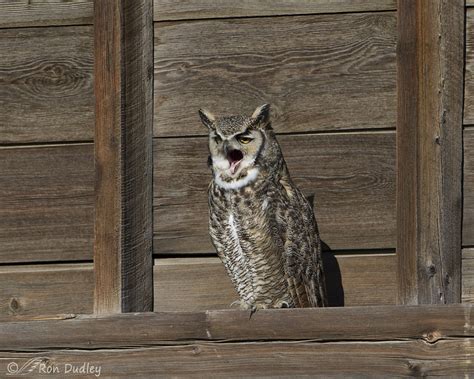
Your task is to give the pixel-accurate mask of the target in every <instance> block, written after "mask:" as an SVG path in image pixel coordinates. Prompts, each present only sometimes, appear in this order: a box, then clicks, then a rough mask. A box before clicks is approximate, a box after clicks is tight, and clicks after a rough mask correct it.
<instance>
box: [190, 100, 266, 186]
mask: <svg viewBox="0 0 474 379" xmlns="http://www.w3.org/2000/svg"><path fill="white" fill-rule="evenodd" d="M199 116H200V117H201V121H202V123H203V124H204V125H205V126H206V127H207V128H208V131H209V151H210V157H211V159H212V170H213V172H214V176H215V178H216V180H217V179H219V180H221V181H224V182H226V183H231V182H232V181H237V180H242V179H243V178H244V177H246V176H248V175H252V173H253V175H256V171H255V170H254V171H251V170H252V169H253V168H255V166H256V164H257V162H258V158H259V156H260V154H261V153H262V149H263V147H264V143H265V139H266V134H267V132H268V131H271V125H270V105H269V104H264V105H262V106H260V107H258V108H257V109H256V110H255V112H253V114H252V115H251V116H224V117H216V116H214V115H213V114H212V113H210V112H209V111H207V110H204V109H201V110H199Z"/></svg>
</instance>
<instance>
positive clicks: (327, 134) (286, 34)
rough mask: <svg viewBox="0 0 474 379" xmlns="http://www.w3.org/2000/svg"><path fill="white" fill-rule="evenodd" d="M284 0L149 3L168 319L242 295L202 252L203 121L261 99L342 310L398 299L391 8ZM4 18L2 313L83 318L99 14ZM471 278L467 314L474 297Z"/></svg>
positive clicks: (158, 238)
mask: <svg viewBox="0 0 474 379" xmlns="http://www.w3.org/2000/svg"><path fill="white" fill-rule="evenodd" d="M280 2H281V4H279V5H278V6H277V5H275V4H274V3H271V5H269V4H270V3H268V4H267V5H264V6H262V7H258V8H255V7H254V6H252V5H251V3H250V2H247V1H242V2H240V1H236V2H233V3H232V6H230V5H228V4H230V3H227V2H226V4H227V5H225V4H224V3H223V6H222V7H218V8H216V7H215V2H209V1H205V0H202V1H199V2H196V1H185V2H182V4H180V5H179V9H177V6H176V2H172V1H166V0H156V1H155V16H154V18H155V21H156V22H155V122H154V135H155V138H154V166H155V172H154V218H155V223H154V224H155V226H154V227H155V230H154V231H155V235H154V244H155V246H154V251H155V254H156V255H155V257H156V258H158V260H157V264H156V267H155V274H156V275H155V292H156V294H155V308H156V309H158V310H166V309H170V310H171V309H176V310H187V309H189V310H203V309H206V308H213V309H217V308H220V307H224V306H226V305H227V304H228V302H229V300H232V298H233V296H234V294H233V290H232V288H231V286H230V283H229V280H228V278H227V277H226V276H225V274H224V273H223V270H222V267H221V266H220V264H219V263H218V261H217V259H216V258H214V257H212V256H209V255H210V253H212V247H211V245H210V243H209V239H208V237H207V229H206V218H207V205H206V196H205V188H206V185H207V182H208V181H209V179H210V173H209V170H208V169H207V167H206V164H205V162H206V140H205V138H204V137H203V135H204V134H205V130H204V129H203V128H202V126H201V125H200V124H199V120H198V117H197V115H196V109H197V108H199V107H201V106H206V107H208V108H210V109H212V110H215V112H216V113H221V112H225V111H229V112H251V111H252V110H253V108H254V107H255V106H257V105H259V104H260V103H263V102H271V103H272V104H273V106H274V108H273V110H274V117H275V122H274V127H275V129H276V130H277V132H279V133H281V134H284V135H281V136H280V140H281V143H282V147H283V149H284V153H285V155H286V157H287V160H288V165H289V166H290V170H291V172H292V173H293V176H294V178H295V181H296V182H297V183H298V185H299V186H301V187H302V188H303V190H304V191H305V193H306V194H308V195H315V205H316V212H317V217H318V221H319V223H320V228H321V231H322V238H323V240H324V242H325V243H326V244H327V247H328V248H330V249H332V250H333V253H331V255H332V254H336V258H334V259H332V260H331V262H332V265H333V266H331V267H332V268H333V269H334V271H331V270H332V269H330V271H331V272H332V273H333V274H332V275H334V276H333V277H332V280H334V281H336V282H337V281H338V282H339V285H340V283H341V281H342V284H343V290H344V303H345V305H368V304H391V303H394V293H395V289H394V286H395V279H394V270H395V269H394V263H393V257H394V256H393V252H394V248H395V213H394V212H395V208H394V206H395V204H394V202H395V119H396V115H395V107H396V104H395V102H396V96H395V91H396V89H395V82H396V73H395V58H396V57H395V44H396V40H395V38H396V36H395V34H396V30H395V28H396V14H395V8H396V2H395V1H393V0H380V1H378V0H377V1H376V0H366V1H349V0H347V1H340V2H334V1H331V2H329V1H325V0H318V1H301V2H298V4H297V5H295V4H294V3H293V2H291V6H290V5H288V2H285V1H283V0H282V1H280ZM285 4H286V5H285ZM335 4H337V5H335ZM468 4H470V5H472V6H474V2H472V1H470V0H468ZM216 9H217V10H216ZM368 11H370V12H368ZM0 15H1V16H0V47H1V49H0V50H1V51H3V52H4V53H3V54H2V55H0V83H1V84H2V86H0V172H1V173H2V180H1V181H0V264H2V265H4V266H3V267H1V270H0V288H2V289H1V290H0V291H1V293H0V314H15V313H17V314H38V313H55V312H78V313H82V312H90V311H92V271H91V260H92V239H93V188H94V183H93V180H94V172H93V143H92V138H93V137H92V136H93V114H94V104H93V103H94V101H93V93H92V88H93V74H92V71H93V51H92V49H93V37H92V27H91V25H90V24H91V22H92V2H91V1H72V2H66V1H64V2H63V1H58V2H57V3H55V2H35V3H34V4H33V5H31V4H30V5H27V4H25V3H24V2H19V1H18V2H11V3H9V4H6V3H2V4H0ZM272 16H278V17H272ZM473 29H474V8H468V11H467V41H466V42H467V47H466V49H467V52H466V59H467V61H466V98H465V114H464V123H465V131H464V154H465V158H464V224H463V246H464V247H466V248H469V247H471V248H472V247H473V246H474V113H473V109H474V76H473V72H474V52H473V51H474V32H473ZM471 250H472V249H465V250H464V261H463V262H464V264H466V267H468V266H467V265H468V264H469V262H470V255H472V254H470V251H471ZM358 253H360V254H359V255H358ZM183 254H186V257H183V258H178V257H179V256H180V255H183ZM203 254H205V255H206V257H205V258H203V257H202V256H201V257H196V258H194V257H192V255H196V256H198V255H203ZM331 255H330V256H328V257H329V258H327V260H329V259H331V258H330V257H331ZM161 257H167V258H171V259H164V258H163V259H162V258H161ZM74 262H76V263H74ZM334 262H336V263H337V265H335V263H334ZM17 263H23V264H24V263H36V264H38V265H34V266H32V267H29V266H28V267H27V266H16V265H15V264H17ZM49 263H51V264H49ZM5 264H8V265H5ZM328 264H331V263H328ZM337 266H339V267H337ZM467 272H468V271H466V269H465V268H464V275H463V301H466V302H471V301H474V295H472V294H471V293H474V291H472V290H471V287H473V285H472V283H474V280H471V277H470V276H469V275H468V274H466V273H467ZM203 273H206V275H205V276H203V275H204V274H203ZM338 275H340V278H338V277H337V276H338ZM19 278H23V279H22V280H19ZM69 279H70V280H69ZM211 282H212V283H211ZM15 283H18V285H17V284H15ZM216 283H217V284H218V285H216ZM374 283H376V285H374ZM20 284H21V285H20ZM211 284H212V285H211ZM38 287H40V288H41V290H39V289H38ZM78 287H80V291H78V290H77V288H78ZM375 287H376V288H375ZM35 288H36V289H38V292H34V291H33V289H35ZM60 288H62V289H63V290H60ZM189 288H194V289H195V290H193V291H189ZM215 288H219V289H218V290H215ZM374 288H375V289H374ZM213 290H215V291H216V292H215V294H216V295H214V292H212V291H213ZM359 293H360V295H358V294H359ZM336 295H337V296H341V293H340V292H339V293H338V294H336ZM336 295H334V296H336ZM53 298H54V300H52V299H53ZM48 299H51V300H48ZM173 299H180V301H173ZM339 299H340V298H339ZM338 301H339V304H340V300H338Z"/></svg>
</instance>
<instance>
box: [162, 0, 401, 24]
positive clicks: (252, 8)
mask: <svg viewBox="0 0 474 379" xmlns="http://www.w3.org/2000/svg"><path fill="white" fill-rule="evenodd" d="M396 9H397V2H396V0H336V1H334V0H304V1H292V0H277V1H268V0H266V1H258V2H253V1H245V0H237V1H233V2H228V1H223V0H218V1H216V0H199V1H195V0H194V1H191V0H185V1H180V2H179V3H176V1H173V0H155V1H154V17H153V18H154V20H155V21H168V20H189V19H204V18H223V17H224V18H227V17H255V16H281V15H298V14H299V15H301V14H318V13H349V12H368V11H372V12H373V11H388V10H391V11H394V10H396Z"/></svg>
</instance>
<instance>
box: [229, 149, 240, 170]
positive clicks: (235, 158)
mask: <svg viewBox="0 0 474 379" xmlns="http://www.w3.org/2000/svg"><path fill="white" fill-rule="evenodd" d="M243 158H244V154H243V153H242V152H241V151H240V150H230V151H229V152H228V153H227V160H228V161H229V164H230V173H231V174H232V175H234V174H235V172H236V171H237V169H238V168H239V165H240V162H241V161H242V159H243Z"/></svg>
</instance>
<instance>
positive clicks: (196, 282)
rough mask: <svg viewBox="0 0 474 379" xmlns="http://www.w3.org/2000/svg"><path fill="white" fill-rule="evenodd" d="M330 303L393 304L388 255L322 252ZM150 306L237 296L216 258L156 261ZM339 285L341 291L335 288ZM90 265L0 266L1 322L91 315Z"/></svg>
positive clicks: (469, 259) (213, 306) (170, 307)
mask: <svg viewBox="0 0 474 379" xmlns="http://www.w3.org/2000/svg"><path fill="white" fill-rule="evenodd" d="M324 259H325V269H326V273H327V281H328V289H329V294H330V300H331V305H333V306H334V305H336V306H337V305H341V302H340V299H341V297H342V298H343V300H344V303H345V305H346V306H355V305H383V304H386V305H389V304H390V303H389V302H391V304H394V303H395V294H396V288H395V277H394V275H395V264H396V263H395V257H394V256H393V255H382V256H380V255H373V256H366V255H362V256H358V255H336V256H332V255H328V254H327V253H325V254H324ZM155 262H156V263H155V267H154V287H155V307H154V310H155V311H157V312H161V311H186V312H189V311H190V312H195V311H203V310H207V309H209V310H217V309H228V307H229V304H230V302H232V301H233V300H235V298H236V295H235V292H234V290H233V288H232V285H231V283H230V281H229V279H228V277H227V276H226V274H225V272H224V270H223V267H222V264H221V263H219V261H218V259H217V258H212V257H211V258H193V259H158V260H156V261H155ZM473 272H474V251H473V250H472V249H464V250H463V297H462V299H463V302H466V303H474V279H473V274H472V273H473ZM341 281H342V289H341V287H340V284H341ZM93 287H94V278H93V266H92V264H55V265H54V264H49V265H35V266H23V265H22V266H10V265H9V266H4V267H0V319H4V320H5V319H8V318H10V319H11V317H15V318H19V317H32V316H39V315H48V314H49V315H51V314H55V313H64V314H68V313H92V311H93Z"/></svg>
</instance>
